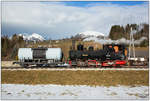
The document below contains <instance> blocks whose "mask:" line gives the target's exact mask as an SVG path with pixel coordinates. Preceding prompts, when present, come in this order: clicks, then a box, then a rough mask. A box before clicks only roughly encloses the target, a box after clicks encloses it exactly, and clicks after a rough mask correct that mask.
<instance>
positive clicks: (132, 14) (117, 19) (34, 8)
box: [2, 2, 148, 38]
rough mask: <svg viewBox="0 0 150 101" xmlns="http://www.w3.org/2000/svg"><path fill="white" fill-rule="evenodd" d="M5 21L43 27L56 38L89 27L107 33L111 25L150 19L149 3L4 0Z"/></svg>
mask: <svg viewBox="0 0 150 101" xmlns="http://www.w3.org/2000/svg"><path fill="white" fill-rule="evenodd" d="M2 23H3V24H12V25H13V24H14V25H15V26H17V25H18V26H27V27H29V26H32V27H33V29H34V30H32V32H34V31H39V30H40V31H41V32H42V31H43V33H45V34H46V35H49V36H50V37H53V36H54V34H57V35H56V36H57V38H58V37H59V36H60V37H63V36H65V37H68V36H70V35H72V34H75V33H79V32H83V31H87V30H93V31H98V32H101V33H104V34H106V35H108V34H109V31H110V28H111V26H112V25H116V24H117V25H125V24H127V23H148V4H147V3H145V4H140V5H134V6H120V5H116V4H110V3H108V4H100V5H99V4H92V5H89V6H87V7H75V6H66V5H65V4H63V3H60V2H49V3H40V2H20V3H19V2H11V3H9V2H3V3H2ZM39 28H41V29H39ZM31 29H32V28H30V30H31ZM27 32H28V30H27ZM37 33H38V32H37ZM52 34H53V35H52Z"/></svg>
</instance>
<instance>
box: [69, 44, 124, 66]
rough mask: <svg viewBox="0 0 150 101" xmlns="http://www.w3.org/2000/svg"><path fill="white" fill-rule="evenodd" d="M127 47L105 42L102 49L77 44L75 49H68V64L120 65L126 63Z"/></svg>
mask: <svg viewBox="0 0 150 101" xmlns="http://www.w3.org/2000/svg"><path fill="white" fill-rule="evenodd" d="M126 57H127V49H126V47H125V45H123V44H122V45H120V44H106V45H103V49H99V50H94V47H93V46H90V47H89V48H88V49H86V48H84V45H81V44H79V45H77V50H75V49H73V50H70V51H69V58H70V61H69V64H70V65H71V66H91V65H94V66H96V67H97V66H99V65H100V66H122V65H125V64H126Z"/></svg>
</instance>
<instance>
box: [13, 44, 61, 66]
mask: <svg viewBox="0 0 150 101" xmlns="http://www.w3.org/2000/svg"><path fill="white" fill-rule="evenodd" d="M62 59H63V53H62V50H61V48H43V47H41V48H19V50H18V62H14V64H15V63H16V64H20V65H21V66H23V67H27V66H30V65H36V66H57V65H58V64H62Z"/></svg>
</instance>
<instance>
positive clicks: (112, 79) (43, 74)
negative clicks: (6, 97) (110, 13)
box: [2, 70, 149, 86]
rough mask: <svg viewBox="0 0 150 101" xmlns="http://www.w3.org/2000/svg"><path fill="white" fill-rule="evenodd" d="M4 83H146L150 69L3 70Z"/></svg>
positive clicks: (132, 84)
mask: <svg viewBox="0 0 150 101" xmlns="http://www.w3.org/2000/svg"><path fill="white" fill-rule="evenodd" d="M2 83H3V84H33V85H34V84H59V85H90V86H117V85H130V86H134V85H146V86H148V84H149V71H111V70H110V71H80V70H78V71H69V70H68V71H46V70H45V71H44V70H42V71H40V70H39V71H34V70H30V71H25V70H19V71H17V70H16V71H10V70H2Z"/></svg>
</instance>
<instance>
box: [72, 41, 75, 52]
mask: <svg viewBox="0 0 150 101" xmlns="http://www.w3.org/2000/svg"><path fill="white" fill-rule="evenodd" d="M72 50H75V40H72Z"/></svg>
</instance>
